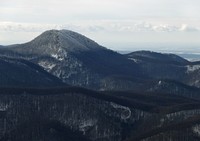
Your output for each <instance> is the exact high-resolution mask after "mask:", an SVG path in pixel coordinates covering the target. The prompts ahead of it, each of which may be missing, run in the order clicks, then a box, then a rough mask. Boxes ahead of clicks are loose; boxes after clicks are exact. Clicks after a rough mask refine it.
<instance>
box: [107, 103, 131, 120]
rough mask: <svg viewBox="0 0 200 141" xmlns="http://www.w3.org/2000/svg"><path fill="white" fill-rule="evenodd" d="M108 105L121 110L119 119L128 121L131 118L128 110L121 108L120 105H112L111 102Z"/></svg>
mask: <svg viewBox="0 0 200 141" xmlns="http://www.w3.org/2000/svg"><path fill="white" fill-rule="evenodd" d="M110 105H111V106H112V107H113V108H115V109H121V110H122V113H121V119H123V120H126V119H129V118H130V117H131V110H130V108H128V107H125V106H122V105H118V104H116V103H113V102H111V103H110Z"/></svg>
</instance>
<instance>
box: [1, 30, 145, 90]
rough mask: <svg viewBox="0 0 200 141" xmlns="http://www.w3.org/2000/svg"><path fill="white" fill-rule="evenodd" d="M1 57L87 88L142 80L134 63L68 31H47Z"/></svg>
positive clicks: (4, 50)
mask: <svg viewBox="0 0 200 141" xmlns="http://www.w3.org/2000/svg"><path fill="white" fill-rule="evenodd" d="M9 51H10V52H9ZM1 54H2V55H10V56H14V57H18V58H23V59H27V60H29V61H31V62H34V63H36V64H39V65H40V66H42V67H43V68H44V69H45V70H47V71H48V72H50V73H51V74H53V75H55V76H57V77H58V78H60V79H62V80H63V81H64V82H66V83H68V84H72V85H79V86H84V87H88V88H95V89H101V88H104V87H105V86H104V85H105V83H104V82H105V81H107V80H108V79H107V78H110V79H112V80H113V79H116V76H120V77H123V78H125V79H126V78H128V77H131V78H132V80H133V83H134V81H135V79H136V77H140V78H142V74H141V73H140V69H139V67H138V65H137V64H136V63H134V62H133V61H131V60H128V59H127V58H126V57H124V56H123V55H121V54H118V53H116V52H113V51H111V50H108V49H106V48H104V47H102V46H100V45H98V44H97V43H95V42H94V41H92V40H90V39H88V38H87V37H85V36H83V35H80V34H78V33H75V32H72V31H69V30H50V31H46V32H44V33H42V34H41V35H40V36H38V37H37V38H35V39H34V40H32V41H31V42H28V43H25V44H21V45H14V46H10V47H5V48H4V49H2V50H1ZM108 83H109V82H108ZM115 87H116V86H115Z"/></svg>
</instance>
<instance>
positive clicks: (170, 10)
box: [0, 0, 200, 50]
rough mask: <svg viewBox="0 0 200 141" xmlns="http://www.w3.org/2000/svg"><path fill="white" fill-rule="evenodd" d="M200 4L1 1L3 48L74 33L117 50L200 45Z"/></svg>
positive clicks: (194, 0) (179, 0)
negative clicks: (51, 33) (53, 33)
mask: <svg viewBox="0 0 200 141" xmlns="http://www.w3.org/2000/svg"><path fill="white" fill-rule="evenodd" d="M199 13H200V0H0V44H3V45H6V44H13V43H23V42H28V41H29V40H31V39H33V38H34V37H36V36H37V35H39V34H40V33H41V32H43V31H45V30H49V29H70V30H74V31H77V32H79V33H81V34H84V35H86V36H88V37H89V38H91V39H93V40H95V41H96V42H98V43H99V44H101V45H104V46H106V47H108V48H112V49H116V50H126V49H136V48H141V49H143V48H144V49H145V48H148V47H149V48H153V47H160V48H163V47H166V48H169V47H170V46H172V47H175V46H177V47H181V45H182V46H184V47H198V46H199V47H200V14H199Z"/></svg>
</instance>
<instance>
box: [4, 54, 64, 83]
mask: <svg viewBox="0 0 200 141" xmlns="http://www.w3.org/2000/svg"><path fill="white" fill-rule="evenodd" d="M58 85H63V83H62V82H61V81H60V80H59V79H58V78H56V77H54V76H52V75H51V74H49V73H47V72H46V71H44V70H43V69H42V68H41V67H39V66H37V65H35V64H33V63H31V62H28V61H25V60H21V59H10V58H5V57H3V58H0V86H1V87H3V86H7V87H25V86H26V87H27V86H28V87H35V86H38V87H45V86H46V87H47V86H58Z"/></svg>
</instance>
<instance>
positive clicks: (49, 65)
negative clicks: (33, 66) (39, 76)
mask: <svg viewBox="0 0 200 141" xmlns="http://www.w3.org/2000/svg"><path fill="white" fill-rule="evenodd" d="M38 64H39V65H40V66H41V67H43V68H44V69H45V70H47V71H51V70H52V69H53V68H54V67H55V66H56V64H53V63H49V62H46V61H40V62H39V63H38Z"/></svg>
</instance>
